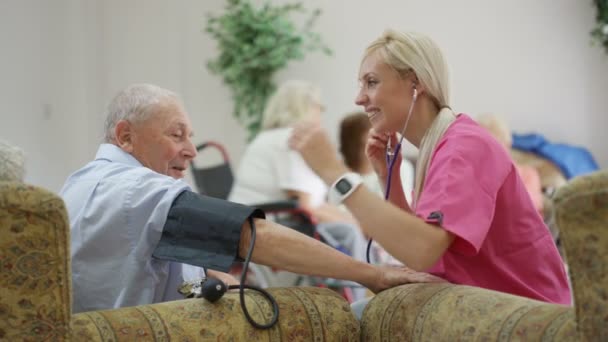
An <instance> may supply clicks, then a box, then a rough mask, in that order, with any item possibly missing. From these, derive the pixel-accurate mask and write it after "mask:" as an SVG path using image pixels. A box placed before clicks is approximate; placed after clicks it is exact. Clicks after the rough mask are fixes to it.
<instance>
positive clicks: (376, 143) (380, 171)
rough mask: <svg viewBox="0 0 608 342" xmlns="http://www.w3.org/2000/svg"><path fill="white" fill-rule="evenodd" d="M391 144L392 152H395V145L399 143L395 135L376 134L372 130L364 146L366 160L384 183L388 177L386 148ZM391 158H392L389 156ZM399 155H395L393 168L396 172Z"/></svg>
mask: <svg viewBox="0 0 608 342" xmlns="http://www.w3.org/2000/svg"><path fill="white" fill-rule="evenodd" d="M389 139H390V142H391V148H392V151H393V152H395V148H396V146H397V143H398V142H399V140H398V138H397V133H378V132H377V131H376V130H374V129H373V128H372V129H371V130H370V131H369V137H368V139H367V143H366V144H365V155H366V156H367V159H369V161H370V162H371V164H372V167H373V168H374V171H375V172H376V174H377V175H378V177H379V178H380V179H383V180H385V181H386V177H387V176H388V166H387V161H386V146H387V144H388V142H389ZM391 158H394V157H393V156H391ZM401 159H402V157H401V153H398V154H397V160H396V161H395V166H394V167H395V168H396V170H397V172H398V171H399V169H400V167H401Z"/></svg>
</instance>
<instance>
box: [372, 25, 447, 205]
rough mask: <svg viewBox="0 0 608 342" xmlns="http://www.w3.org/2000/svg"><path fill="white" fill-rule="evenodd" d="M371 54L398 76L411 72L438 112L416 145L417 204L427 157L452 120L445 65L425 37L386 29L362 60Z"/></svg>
mask: <svg viewBox="0 0 608 342" xmlns="http://www.w3.org/2000/svg"><path fill="white" fill-rule="evenodd" d="M373 53H378V54H379V56H380V57H381V58H382V59H383V61H384V62H385V63H386V64H387V65H389V66H390V67H392V68H393V69H395V70H396V71H397V72H398V73H399V74H400V75H402V76H406V75H407V74H408V73H409V72H412V71H413V72H414V73H415V74H416V77H417V79H418V82H419V83H420V84H421V85H423V86H424V88H425V90H426V95H427V96H429V97H430V99H431V100H432V101H433V102H434V103H435V105H436V106H437V108H438V109H439V112H438V113H437V116H436V117H435V119H434V121H433V123H432V124H431V127H429V129H428V130H427V131H426V132H425V134H424V136H423V138H422V140H421V142H420V150H419V151H420V152H419V154H418V160H417V162H416V177H415V178H416V179H415V187H414V195H415V198H416V202H419V201H420V195H421V193H422V188H423V186H424V180H425V178H426V173H427V171H428V168H429V164H430V159H431V154H432V153H433V151H434V150H435V148H436V146H437V143H438V142H439V140H441V137H442V136H443V134H444V133H445V131H446V130H447V129H448V127H449V126H450V125H451V124H452V122H454V119H455V115H454V112H452V109H451V108H450V85H449V72H448V65H447V63H446V61H445V59H444V57H443V53H442V52H441V49H439V47H438V46H437V44H436V43H435V42H434V41H433V40H432V39H431V38H429V37H428V36H425V35H423V34H420V33H415V32H399V31H396V30H392V29H388V30H386V31H384V33H383V34H382V35H381V36H380V37H379V38H378V39H376V40H375V41H373V42H372V43H371V44H370V45H369V46H368V47H367V49H366V50H365V54H364V57H363V60H365V58H366V57H367V56H369V55H371V54H373Z"/></svg>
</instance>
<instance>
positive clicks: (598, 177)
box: [554, 170, 608, 341]
mask: <svg viewBox="0 0 608 342" xmlns="http://www.w3.org/2000/svg"><path fill="white" fill-rule="evenodd" d="M554 204H555V221H556V223H557V226H558V228H559V231H560V236H561V242H562V247H563V249H564V252H565V256H566V259H567V263H568V270H569V273H570V278H571V282H572V291H573V294H574V304H575V308H576V321H577V327H578V329H579V333H580V334H581V335H582V337H583V338H585V339H586V340H588V341H608V324H607V323H606V319H607V318H608V170H603V171H598V172H595V173H593V174H589V175H585V176H581V177H577V178H575V179H572V180H571V181H569V182H568V184H567V185H566V186H564V187H561V188H560V189H559V190H558V192H557V193H556V194H555V197H554Z"/></svg>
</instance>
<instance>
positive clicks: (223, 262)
mask: <svg viewBox="0 0 608 342" xmlns="http://www.w3.org/2000/svg"><path fill="white" fill-rule="evenodd" d="M250 216H253V217H256V218H264V212H262V211H261V210H259V209H254V208H250V207H247V206H244V205H241V204H237V203H232V202H228V201H224V200H219V199H216V198H212V197H207V196H202V195H199V194H197V193H194V192H192V191H184V192H182V193H181V194H180V195H179V196H177V198H176V199H175V200H174V201H173V204H172V205H171V209H170V210H169V214H168V215H167V221H166V222H165V226H164V228H163V233H162V236H161V238H160V241H159V242H158V245H157V246H156V249H155V250H154V253H152V256H154V257H155V258H158V259H162V260H170V261H176V262H180V263H184V264H190V265H195V266H199V267H204V268H210V269H213V270H218V271H222V272H227V271H228V270H229V269H230V266H231V265H232V263H233V262H234V261H235V260H237V258H238V250H239V241H240V239H241V228H242V226H243V224H244V223H245V221H246V220H247V219H248V218H249V217H250Z"/></svg>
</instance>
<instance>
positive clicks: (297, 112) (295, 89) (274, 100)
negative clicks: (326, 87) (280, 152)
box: [262, 80, 321, 130]
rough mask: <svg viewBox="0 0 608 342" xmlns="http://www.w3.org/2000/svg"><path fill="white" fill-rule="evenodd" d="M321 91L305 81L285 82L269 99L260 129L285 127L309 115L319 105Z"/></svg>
mask: <svg viewBox="0 0 608 342" xmlns="http://www.w3.org/2000/svg"><path fill="white" fill-rule="evenodd" d="M320 101H321V90H320V89H319V88H318V87H317V86H315V85H313V84H312V83H309V82H305V81H297V80H292V81H287V82H285V83H283V84H282V85H281V86H280V87H279V89H277V91H276V92H275V93H274V94H273V95H272V96H271V97H270V99H269V100H268V103H267V104H266V109H265V110H264V118H263V120H262V129H263V130H266V129H272V128H281V127H287V126H289V125H292V124H294V123H296V122H297V121H299V120H300V119H303V118H304V117H306V116H307V115H308V114H309V111H310V109H311V108H312V106H313V105H315V104H317V105H320Z"/></svg>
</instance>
